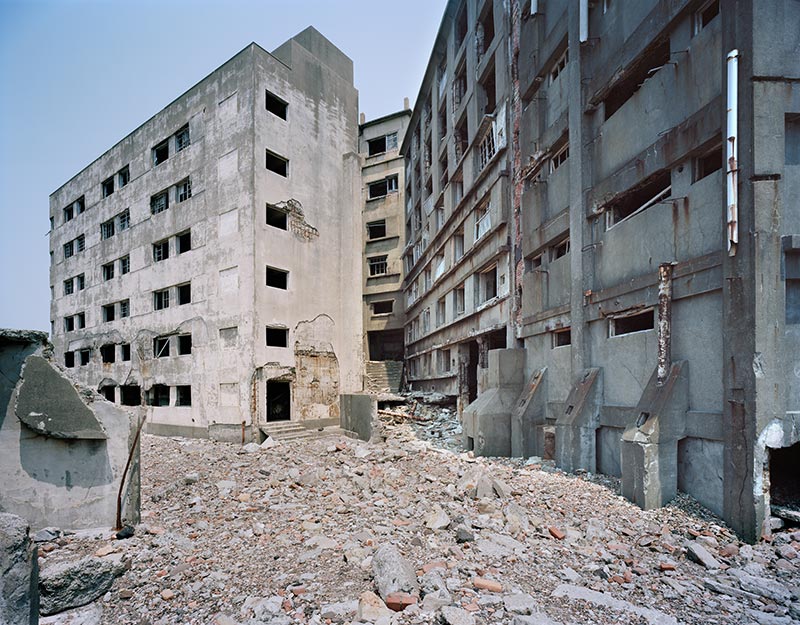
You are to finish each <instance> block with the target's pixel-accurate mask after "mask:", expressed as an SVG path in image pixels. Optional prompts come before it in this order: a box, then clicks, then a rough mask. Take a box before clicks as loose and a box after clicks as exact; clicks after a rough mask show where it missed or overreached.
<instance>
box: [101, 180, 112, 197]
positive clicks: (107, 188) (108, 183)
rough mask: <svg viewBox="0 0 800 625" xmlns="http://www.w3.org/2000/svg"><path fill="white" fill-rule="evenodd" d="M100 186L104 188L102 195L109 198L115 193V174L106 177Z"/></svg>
mask: <svg viewBox="0 0 800 625" xmlns="http://www.w3.org/2000/svg"><path fill="white" fill-rule="evenodd" d="M100 187H101V190H102V196H103V197H104V198H107V197H108V196H109V195H111V194H113V193H114V176H111V177H110V178H106V179H105V180H103V182H101V183H100Z"/></svg>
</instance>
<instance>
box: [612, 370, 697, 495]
mask: <svg viewBox="0 0 800 625" xmlns="http://www.w3.org/2000/svg"><path fill="white" fill-rule="evenodd" d="M688 409H689V365H688V363H687V362H685V361H682V362H678V363H673V364H672V366H671V367H670V369H669V373H668V375H667V377H666V379H665V380H664V382H663V384H660V383H659V379H658V368H656V371H654V372H653V375H652V376H650V381H649V382H648V383H647V387H646V388H645V390H644V393H643V394H642V397H641V399H640V400H639V403H638V405H637V406H636V414H637V417H636V421H634V422H633V423H631V424H629V425H628V427H627V428H625V432H624V433H623V435H622V442H621V443H620V460H621V467H622V494H623V496H625V497H626V498H627V499H629V500H631V501H632V502H633V503H635V504H636V505H638V506H639V507H641V508H642V509H644V510H652V509H653V508H659V507H661V506H663V505H664V504H666V503H667V502H669V501H670V500H671V499H673V498H674V497H675V495H677V494H678V439H680V438H681V437H682V436H683V433H684V430H685V429H686V411H687V410H688Z"/></svg>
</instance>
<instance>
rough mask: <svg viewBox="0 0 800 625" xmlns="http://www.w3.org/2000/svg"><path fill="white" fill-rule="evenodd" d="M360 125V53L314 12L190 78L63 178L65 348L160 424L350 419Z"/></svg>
mask: <svg viewBox="0 0 800 625" xmlns="http://www.w3.org/2000/svg"><path fill="white" fill-rule="evenodd" d="M357 142H358V94H357V91H356V89H355V88H354V86H353V64H352V61H351V60H350V59H349V58H347V57H346V56H345V55H344V54H343V53H342V52H341V51H339V50H338V49H337V48H336V47H334V46H333V45H332V44H331V43H330V42H329V41H328V40H326V39H325V38H324V37H323V36H322V35H320V34H319V33H318V32H317V31H316V30H314V29H313V28H311V27H309V28H308V29H306V30H304V31H303V32H301V33H300V34H298V35H296V36H295V37H293V38H291V39H289V40H288V41H287V42H285V43H284V44H283V45H281V46H280V47H278V48H277V49H275V50H274V51H273V52H271V53H270V52H267V51H265V50H264V49H262V48H261V47H259V46H258V45H256V44H251V45H249V46H247V47H246V48H245V49H244V50H242V51H241V52H240V53H239V54H237V55H236V56H234V57H233V58H232V59H230V60H229V61H227V62H226V63H225V64H223V65H222V66H221V67H220V68H218V69H217V70H215V71H213V72H212V73H211V74H209V75H208V76H207V77H206V78H204V79H203V80H202V81H201V82H199V83H198V84H197V85H195V86H194V87H192V88H191V89H190V90H189V91H187V92H186V93H184V94H183V95H181V96H179V97H178V98H177V99H176V100H175V101H174V102H172V103H171V104H170V105H169V106H167V107H166V108H165V109H164V110H162V111H161V112H159V113H157V114H156V115H155V116H153V117H152V118H151V119H150V120H148V121H147V122H145V123H144V124H143V125H142V126H140V127H139V128H138V129H136V130H135V131H134V132H133V133H131V134H130V135H128V136H127V137H125V138H124V139H123V140H122V141H120V142H119V143H117V144H116V145H115V146H114V147H112V148H111V149H110V150H108V151H107V152H106V153H105V154H103V155H102V156H100V157H99V158H98V159H97V160H96V161H94V162H93V163H92V164H91V165H89V166H88V167H87V168H86V169H84V170H83V171H81V172H80V173H79V174H77V175H76V176H75V177H73V178H72V179H71V180H70V181H69V182H67V183H66V184H64V185H63V186H62V187H61V188H59V189H58V190H57V191H55V192H54V193H53V194H52V195H51V196H50V225H51V231H50V250H51V251H50V255H51V271H50V278H51V281H50V284H51V289H52V298H51V299H52V303H51V320H52V321H51V324H52V329H51V335H52V340H53V343H54V345H55V350H56V354H57V355H58V358H59V359H60V361H61V363H63V365H64V366H65V367H67V368H68V369H70V370H71V372H72V374H73V375H74V377H75V379H76V380H78V381H79V382H81V383H83V384H85V385H87V386H89V387H92V388H95V389H98V390H100V391H101V392H102V394H103V395H105V396H106V397H107V398H108V399H109V400H111V401H115V402H117V403H121V404H133V405H139V404H140V403H141V402H142V400H143V399H144V400H145V403H146V404H147V406H148V417H147V423H148V424H147V430H148V431H150V432H153V433H161V434H182V435H190V436H210V437H213V438H219V439H229V440H240V439H242V438H247V440H250V439H252V438H255V439H256V440H258V439H259V438H260V437H261V436H262V434H261V431H260V429H259V428H261V427H264V428H266V427H270V426H271V425H272V422H273V421H278V422H281V421H286V420H291V421H302V422H304V423H305V424H312V423H313V424H314V425H321V424H327V423H338V416H339V414H338V411H339V408H338V402H339V395H340V393H344V392H353V391H359V390H361V388H362V363H363V361H362V358H361V339H362V328H361V323H362V322H361V320H362V315H361V312H360V305H361V303H360V298H359V297H342V296H341V295H342V293H353V294H355V293H360V292H361V288H360V279H361V262H362V260H361V254H360V252H359V243H360V242H361V237H359V232H360V229H361V227H362V226H361V222H360V218H359V212H358V210H357V208H356V207H357V206H358V204H359V198H360V195H359V180H360V171H361V167H360V159H359V154H358V143H357ZM342 207H352V209H351V210H343V208H342ZM332 250H337V251H338V252H337V253H332Z"/></svg>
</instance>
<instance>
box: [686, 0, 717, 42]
mask: <svg viewBox="0 0 800 625" xmlns="http://www.w3.org/2000/svg"><path fill="white" fill-rule="evenodd" d="M719 9H720V7H719V0H709V1H708V2H706V3H705V4H704V5H703V6H701V7H700V8H699V9H697V11H695V12H694V15H693V16H692V37H695V36H697V35H699V34H700V32H701V31H702V30H703V29H704V28H706V27H707V26H708V25H709V24H711V22H713V21H714V19H716V18H717V17H718V16H719ZM709 11H710V12H709Z"/></svg>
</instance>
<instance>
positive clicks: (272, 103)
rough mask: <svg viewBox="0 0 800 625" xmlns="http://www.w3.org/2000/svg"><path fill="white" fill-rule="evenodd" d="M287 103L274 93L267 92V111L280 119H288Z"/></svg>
mask: <svg viewBox="0 0 800 625" xmlns="http://www.w3.org/2000/svg"><path fill="white" fill-rule="evenodd" d="M287 106H288V105H287V104H286V102H284V101H283V100H281V99H280V98H279V97H278V96H276V95H275V94H274V93H270V92H269V91H267V110H268V111H269V112H270V113H272V114H273V115H275V116H277V117H280V118H281V119H286V108H287Z"/></svg>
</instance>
